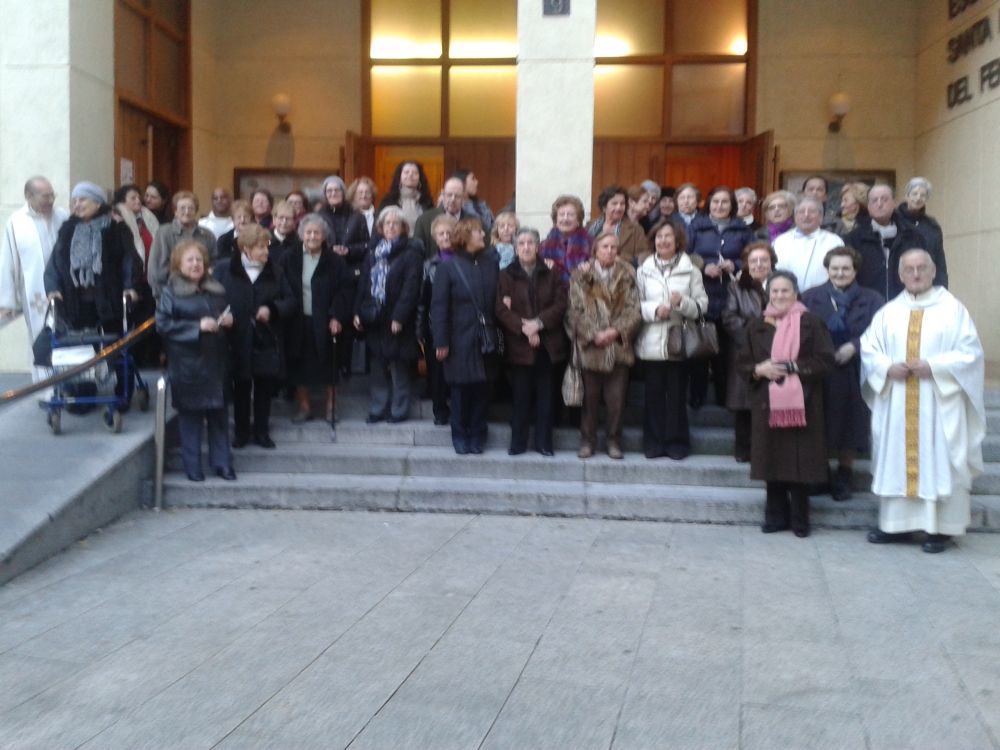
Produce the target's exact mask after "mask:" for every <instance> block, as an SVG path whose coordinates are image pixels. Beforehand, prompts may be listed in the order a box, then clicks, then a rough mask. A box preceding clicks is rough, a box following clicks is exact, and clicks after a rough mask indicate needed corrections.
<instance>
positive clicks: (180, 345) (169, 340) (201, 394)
mask: <svg viewBox="0 0 1000 750" xmlns="http://www.w3.org/2000/svg"><path fill="white" fill-rule="evenodd" d="M225 307H226V290H225V289H224V288H223V287H222V284H220V283H219V282H217V281H216V280H215V279H212V278H211V277H209V278H206V279H204V281H203V282H202V284H201V285H200V286H196V285H195V284H193V283H191V282H190V281H189V280H188V279H186V278H185V277H183V276H181V275H180V274H178V273H172V274H170V277H169V278H168V279H167V283H166V285H165V286H164V287H163V289H162V291H161V292H160V299H159V302H158V303H157V306H156V330H157V333H159V334H160V337H161V338H162V339H163V345H164V348H165V349H166V351H167V373H168V374H169V376H170V395H171V397H172V399H173V404H174V406H175V407H176V408H177V410H178V411H205V410H208V409H222V408H224V407H225V405H226V401H227V398H228V395H229V393H228V392H229V387H228V381H229V377H228V366H229V345H228V340H227V338H226V334H225V332H224V330H223V329H220V330H219V331H216V332H214V333H206V332H204V331H202V330H201V319H202V318H206V317H211V318H218V317H219V316H220V315H221V314H222V311H223V310H224V309H225Z"/></svg>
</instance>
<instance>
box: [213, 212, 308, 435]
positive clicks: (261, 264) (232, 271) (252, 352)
mask: <svg viewBox="0 0 1000 750" xmlns="http://www.w3.org/2000/svg"><path fill="white" fill-rule="evenodd" d="M270 240H271V233H270V232H268V231H267V230H266V229H264V228H263V227H261V226H259V225H257V224H251V225H250V226H247V227H244V228H243V231H242V232H240V236H239V239H238V240H237V243H238V245H239V249H240V252H238V253H234V254H233V256H232V257H230V258H222V259H221V260H219V261H218V263H217V264H216V266H215V269H214V271H213V275H214V276H215V278H216V280H217V281H218V282H219V283H220V284H222V286H223V287H224V288H225V290H226V301H227V302H228V303H229V306H230V309H231V312H232V315H233V327H232V328H231V329H230V331H229V344H230V357H231V360H230V363H231V372H232V376H233V421H234V422H235V425H236V433H235V434H234V436H233V447H234V448H242V447H243V446H244V445H246V444H247V443H248V442H250V410H251V400H252V402H253V440H254V442H255V443H257V445H259V446H261V447H262V448H273V447H274V441H273V440H271V431H270V429H269V428H268V423H269V421H270V419H271V399H272V398H273V397H274V393H275V391H276V390H277V387H278V384H279V383H280V382H281V379H282V378H284V376H285V366H284V364H285V363H284V360H285V352H284V336H283V331H282V325H283V322H284V320H286V319H288V318H290V317H291V315H292V313H293V312H294V311H295V298H294V297H292V290H291V289H289V287H288V282H287V281H285V277H284V275H282V274H281V272H280V271H278V269H277V267H276V266H275V264H274V263H272V262H271V261H270V259H269V258H268V243H269V242H270Z"/></svg>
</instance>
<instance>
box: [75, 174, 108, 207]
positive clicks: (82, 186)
mask: <svg viewBox="0 0 1000 750" xmlns="http://www.w3.org/2000/svg"><path fill="white" fill-rule="evenodd" d="M70 197H71V198H72V199H73V200H76V199H77V198H90V200H92V201H94V202H95V203H99V204H101V205H102V206H103V205H104V204H105V203H107V202H108V195H107V193H105V192H104V189H103V188H101V187H100V186H99V185H95V184H94V183H93V182H87V181H86V180H84V181H83V182H78V183H76V186H75V187H74V188H73V192H72V193H71V194H70Z"/></svg>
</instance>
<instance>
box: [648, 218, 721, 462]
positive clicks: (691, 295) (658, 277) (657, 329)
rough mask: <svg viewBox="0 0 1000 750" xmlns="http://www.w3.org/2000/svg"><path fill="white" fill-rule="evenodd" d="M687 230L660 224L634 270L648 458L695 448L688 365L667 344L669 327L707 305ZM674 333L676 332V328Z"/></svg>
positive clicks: (684, 455)
mask: <svg viewBox="0 0 1000 750" xmlns="http://www.w3.org/2000/svg"><path fill="white" fill-rule="evenodd" d="M686 242H687V235H686V233H685V232H684V231H683V230H682V229H679V228H675V227H674V225H673V224H671V223H667V224H664V225H663V226H662V227H660V228H659V229H658V230H657V232H656V235H655V238H654V246H655V252H654V253H653V255H651V256H650V257H648V258H647V259H646V260H645V262H643V264H642V265H641V266H640V267H639V270H638V272H637V274H636V276H637V278H636V280H637V283H638V286H639V299H640V301H641V308H642V329H641V330H640V331H639V338H638V339H636V342H635V353H636V356H637V357H639V359H641V360H643V363H644V365H643V371H644V373H645V379H646V408H645V412H644V416H643V426H642V442H643V449H644V451H645V453H646V458H660V457H661V456H668V457H670V458H672V459H674V460H677V461H679V460H681V459H684V458H687V457H688V455H690V453H691V432H690V430H689V428H688V418H687V365H686V364H685V362H684V355H683V353H682V352H681V353H671V352H670V351H669V350H668V349H669V347H668V340H669V338H670V329H671V328H673V327H675V326H680V325H681V324H682V322H683V319H684V318H688V319H690V320H696V319H697V318H698V317H699V316H701V315H704V314H705V310H706V309H707V308H708V295H707V294H706V293H705V285H704V283H703V282H702V278H701V271H699V270H698V269H697V268H695V266H694V264H693V263H692V262H691V259H690V258H689V257H688V254H687V253H685V252H684V246H685V244H686ZM675 335H676V334H675Z"/></svg>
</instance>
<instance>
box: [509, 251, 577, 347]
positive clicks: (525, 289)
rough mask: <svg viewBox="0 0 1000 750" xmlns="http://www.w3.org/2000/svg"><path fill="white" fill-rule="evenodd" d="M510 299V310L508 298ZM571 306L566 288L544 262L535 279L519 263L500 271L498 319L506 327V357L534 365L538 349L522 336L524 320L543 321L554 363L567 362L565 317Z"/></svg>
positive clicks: (543, 337)
mask: <svg viewBox="0 0 1000 750" xmlns="http://www.w3.org/2000/svg"><path fill="white" fill-rule="evenodd" d="M506 297H509V298H510V307H509V308H508V307H507V305H506V304H504V298H506ZM568 304H569V301H568V298H567V295H566V285H565V284H563V283H562V281H561V280H560V279H559V278H558V276H556V274H555V272H554V271H551V270H550V269H549V267H548V266H546V265H545V263H543V262H542V260H541V259H539V260H538V262H537V265H536V266H535V272H534V274H533V277H532V278H529V277H528V274H527V273H525V271H524V269H523V268H522V267H521V263H520V261H518V260H515V261H514V262H513V263H511V264H510V265H509V266H507V267H506V268H505V269H503V270H502V271H501V272H500V277H499V280H498V282H497V297H496V316H497V320H498V321H500V325H501V326H502V327H503V334H504V345H505V350H504V357H505V358H506V360H507V362H508V363H509V364H512V365H533V364H534V363H535V353H536V350H535V349H532V348H531V344H529V343H528V337H527V336H525V335H524V334H523V333H521V321H522V320H534V319H535V318H539V319H540V320H541V321H542V330H541V332H540V334H539V337H540V338H541V341H542V343H541V345H542V346H544V347H545V351H546V352H547V353H548V355H549V359H551V360H552V361H553V362H561V361H563V360H564V359H566V353H567V351H568V346H567V341H566V331H565V327H564V325H563V318H564V317H565V316H566V306H567V305H568Z"/></svg>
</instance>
